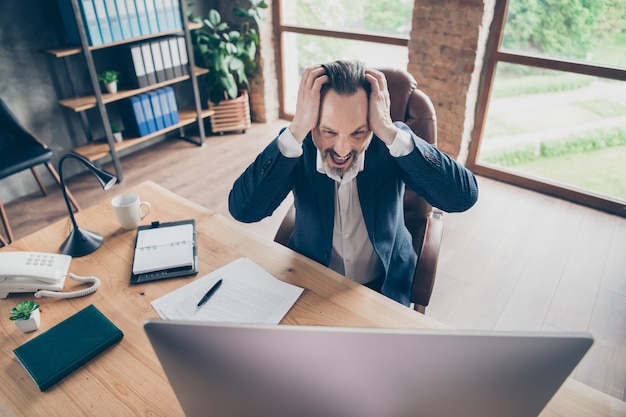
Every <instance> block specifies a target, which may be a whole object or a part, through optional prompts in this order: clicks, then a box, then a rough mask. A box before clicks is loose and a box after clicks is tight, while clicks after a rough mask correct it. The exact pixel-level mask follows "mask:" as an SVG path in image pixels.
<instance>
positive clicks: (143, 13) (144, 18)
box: [133, 0, 150, 36]
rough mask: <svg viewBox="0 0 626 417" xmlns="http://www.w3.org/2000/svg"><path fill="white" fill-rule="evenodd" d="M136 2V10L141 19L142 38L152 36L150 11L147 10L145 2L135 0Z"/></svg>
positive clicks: (143, 0)
mask: <svg viewBox="0 0 626 417" xmlns="http://www.w3.org/2000/svg"><path fill="white" fill-rule="evenodd" d="M133 1H134V2H135V8H136V9H137V16H138V19H139V29H140V30H141V36H146V35H149V34H150V24H149V23H148V11H147V10H146V1H145V0H133Z"/></svg>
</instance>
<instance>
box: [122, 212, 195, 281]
mask: <svg viewBox="0 0 626 417" xmlns="http://www.w3.org/2000/svg"><path fill="white" fill-rule="evenodd" d="M193 245H194V242H193V225H191V224H182V225H177V226H168V227H156V228H153V229H143V230H140V231H139V233H138V235H137V247H136V248H135V259H134V261H133V274H135V275H138V274H146V273H148V272H154V271H163V270H165V269H172V268H180V267H191V266H193Z"/></svg>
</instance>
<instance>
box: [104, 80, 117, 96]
mask: <svg viewBox="0 0 626 417" xmlns="http://www.w3.org/2000/svg"><path fill="white" fill-rule="evenodd" d="M104 87H105V88H106V89H107V91H108V92H109V93H111V94H113V93H117V81H116V82H112V83H108V84H105V85H104Z"/></svg>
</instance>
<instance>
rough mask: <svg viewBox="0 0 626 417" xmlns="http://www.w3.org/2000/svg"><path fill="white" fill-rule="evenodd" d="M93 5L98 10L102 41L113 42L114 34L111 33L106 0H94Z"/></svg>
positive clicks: (97, 15) (97, 16)
mask: <svg viewBox="0 0 626 417" xmlns="http://www.w3.org/2000/svg"><path fill="white" fill-rule="evenodd" d="M93 5H94V9H95V11H96V18H97V20H98V26H99V27H100V35H101V36H102V43H104V44H106V43H111V42H113V35H112V34H111V26H110V25H109V18H108V15H107V10H106V6H105V5H104V0H93Z"/></svg>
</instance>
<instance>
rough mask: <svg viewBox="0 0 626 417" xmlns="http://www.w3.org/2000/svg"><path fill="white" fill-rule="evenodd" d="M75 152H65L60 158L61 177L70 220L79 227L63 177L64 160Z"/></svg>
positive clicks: (75, 227)
mask: <svg viewBox="0 0 626 417" xmlns="http://www.w3.org/2000/svg"><path fill="white" fill-rule="evenodd" d="M73 156H74V155H73V154H69V153H68V154H65V155H63V156H62V157H61V159H60V160H59V178H60V180H61V190H62V191H63V198H64V199H65V204H66V205H67V211H68V212H69V213H70V220H71V221H72V226H73V227H74V229H77V228H78V224H77V223H76V219H75V218H74V210H73V209H72V205H71V204H70V199H69V197H68V196H67V187H66V186H65V180H64V179H63V167H62V165H63V161H65V160H66V159H68V158H71V157H73Z"/></svg>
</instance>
